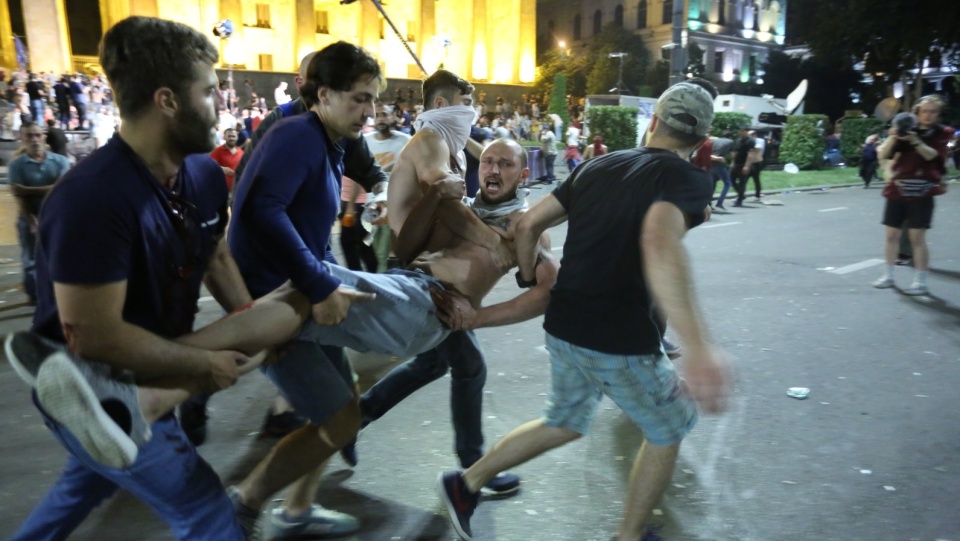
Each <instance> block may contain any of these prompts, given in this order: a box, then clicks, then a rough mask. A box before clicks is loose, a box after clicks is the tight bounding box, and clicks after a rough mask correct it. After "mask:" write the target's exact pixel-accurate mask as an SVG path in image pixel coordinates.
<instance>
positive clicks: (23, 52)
mask: <svg viewBox="0 0 960 541" xmlns="http://www.w3.org/2000/svg"><path fill="white" fill-rule="evenodd" d="M13 45H14V48H15V49H16V50H17V66H19V68H20V70H21V71H22V70H25V69H27V64H28V63H29V62H30V56H29V55H28V54H27V47H26V46H25V45H24V44H23V40H21V39H20V36H13Z"/></svg>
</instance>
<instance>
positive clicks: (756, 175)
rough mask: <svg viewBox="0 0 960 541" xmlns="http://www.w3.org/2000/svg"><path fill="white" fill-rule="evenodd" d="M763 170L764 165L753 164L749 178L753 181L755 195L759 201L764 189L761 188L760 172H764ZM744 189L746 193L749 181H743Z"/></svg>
mask: <svg viewBox="0 0 960 541" xmlns="http://www.w3.org/2000/svg"><path fill="white" fill-rule="evenodd" d="M762 170H763V164H762V163H755V164H753V165H751V166H750V175H749V176H750V178H752V179H753V187H754V188H755V189H756V192H755V194H756V196H757V199H760V190H761V189H762V188H761V187H760V171H762ZM743 189H744V191H746V189H747V181H746V180H744V181H743Z"/></svg>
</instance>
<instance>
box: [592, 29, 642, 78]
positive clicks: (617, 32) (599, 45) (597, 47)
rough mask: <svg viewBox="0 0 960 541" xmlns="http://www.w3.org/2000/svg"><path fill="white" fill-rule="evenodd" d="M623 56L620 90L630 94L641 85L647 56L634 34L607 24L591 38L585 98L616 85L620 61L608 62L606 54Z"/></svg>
mask: <svg viewBox="0 0 960 541" xmlns="http://www.w3.org/2000/svg"><path fill="white" fill-rule="evenodd" d="M617 52H622V53H627V56H626V57H624V58H623V59H622V60H623V86H624V88H625V89H627V90H628V91H629V92H630V93H631V94H633V93H636V92H637V90H639V88H640V85H642V84H643V83H644V76H645V74H646V71H647V66H648V65H649V64H650V53H649V52H648V51H647V48H646V46H645V45H644V44H643V39H642V38H641V37H640V35H638V34H634V33H633V32H631V31H629V30H626V29H625V28H623V27H621V26H617V25H616V24H613V23H611V24H608V25H607V26H605V27H604V28H603V31H602V32H600V33H599V34H597V36H596V37H594V38H593V42H592V43H591V44H590V47H589V48H588V54H589V55H590V57H591V61H590V62H588V66H589V74H588V75H587V89H586V90H587V94H607V93H609V91H610V89H611V88H613V87H615V86H616V85H617V80H618V77H619V74H620V61H621V59H620V58H610V53H617Z"/></svg>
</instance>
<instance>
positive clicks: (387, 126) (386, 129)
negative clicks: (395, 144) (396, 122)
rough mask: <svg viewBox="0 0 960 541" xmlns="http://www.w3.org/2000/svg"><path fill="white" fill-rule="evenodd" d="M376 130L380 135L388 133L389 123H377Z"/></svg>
mask: <svg viewBox="0 0 960 541" xmlns="http://www.w3.org/2000/svg"><path fill="white" fill-rule="evenodd" d="M380 126H383V127H382V128H381V127H380ZM377 132H378V133H379V134H380V135H390V124H377Z"/></svg>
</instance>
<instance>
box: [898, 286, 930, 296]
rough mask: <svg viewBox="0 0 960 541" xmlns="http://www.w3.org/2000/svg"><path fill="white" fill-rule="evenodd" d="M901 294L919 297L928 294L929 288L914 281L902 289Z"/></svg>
mask: <svg viewBox="0 0 960 541" xmlns="http://www.w3.org/2000/svg"><path fill="white" fill-rule="evenodd" d="M903 294H904V295H910V296H911V297H920V296H922V295H929V294H930V290H929V289H927V286H925V285H923V284H918V283H916V282H914V283H913V284H911V285H910V287H908V288H907V289H904V290H903Z"/></svg>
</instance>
